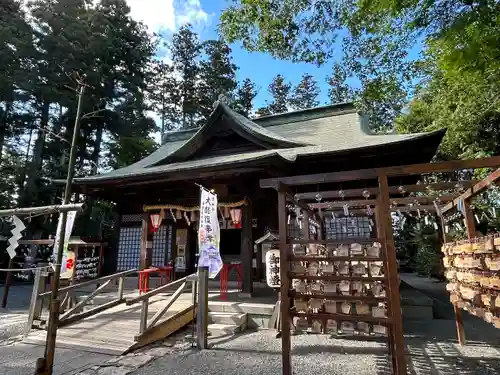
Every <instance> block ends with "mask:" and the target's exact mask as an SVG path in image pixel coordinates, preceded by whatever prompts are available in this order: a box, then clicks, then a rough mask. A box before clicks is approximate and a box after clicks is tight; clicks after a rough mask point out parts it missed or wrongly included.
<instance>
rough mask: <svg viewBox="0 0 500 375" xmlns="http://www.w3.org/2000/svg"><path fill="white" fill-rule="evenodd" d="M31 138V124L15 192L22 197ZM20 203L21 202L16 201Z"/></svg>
mask: <svg viewBox="0 0 500 375" xmlns="http://www.w3.org/2000/svg"><path fill="white" fill-rule="evenodd" d="M32 140H33V124H32V125H30V132H29V138H28V145H27V146H26V152H25V154H24V165H23V167H22V169H21V171H20V173H19V178H18V179H17V193H18V195H19V197H21V198H22V197H23V191H24V183H25V182H26V173H27V171H28V167H29V160H30V152H31V141H32ZM18 203H21V204H22V202H18Z"/></svg>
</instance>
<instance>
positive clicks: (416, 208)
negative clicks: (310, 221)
mask: <svg viewBox="0 0 500 375" xmlns="http://www.w3.org/2000/svg"><path fill="white" fill-rule="evenodd" d="M321 204H325V203H321ZM314 208H315V209H317V208H318V205H317V204H315V205H314ZM321 209H322V210H324V211H327V212H330V211H332V212H341V211H343V207H333V208H332V207H331V208H324V207H322V208H321ZM419 210H420V211H421V212H424V211H427V212H436V207H435V206H434V205H433V204H428V205H420V206H417V205H414V206H405V207H403V206H400V207H396V206H393V207H392V208H391V209H390V211H391V212H397V211H402V212H405V211H408V212H417V211H419ZM349 212H350V213H351V214H363V213H365V214H366V208H351V207H349Z"/></svg>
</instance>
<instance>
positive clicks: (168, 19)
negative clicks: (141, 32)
mask: <svg viewBox="0 0 500 375" xmlns="http://www.w3.org/2000/svg"><path fill="white" fill-rule="evenodd" d="M127 3H128V6H129V7H130V14H131V16H132V18H134V19H135V20H136V21H142V22H143V23H144V24H145V25H146V26H147V27H148V28H149V29H150V31H154V32H157V31H162V30H169V31H174V30H175V27H176V24H175V9H174V0H127Z"/></svg>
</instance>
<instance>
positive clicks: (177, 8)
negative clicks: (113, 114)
mask: <svg viewBox="0 0 500 375" xmlns="http://www.w3.org/2000/svg"><path fill="white" fill-rule="evenodd" d="M127 1H128V3H129V6H130V7H131V10H132V17H134V18H135V19H137V20H139V21H142V22H144V23H145V24H146V25H147V26H148V28H149V29H150V31H154V32H161V33H162V35H164V36H166V38H168V36H169V35H171V34H172V33H173V32H175V31H176V30H177V29H178V28H179V27H180V26H181V25H182V24H183V23H186V22H189V23H191V24H193V25H194V27H195V29H196V31H197V32H198V33H199V34H200V37H201V38H202V39H211V38H216V37H217V31H216V30H217V24H218V22H219V17H220V14H221V12H222V10H223V9H225V8H226V7H227V6H228V5H229V4H230V1H228V0H127ZM231 48H232V50H233V58H234V62H235V64H236V65H237V66H238V67H239V68H240V69H239V70H238V72H237V78H238V80H240V81H241V80H243V79H244V78H247V77H248V78H250V79H251V80H252V81H253V82H255V83H256V84H257V86H258V87H259V88H260V90H259V94H258V96H257V97H256V98H255V101H254V107H255V108H258V107H260V106H263V105H264V104H265V101H266V99H268V95H267V86H268V85H269V83H270V82H271V81H272V79H273V77H275V76H276V75H277V74H282V75H284V76H285V77H286V78H287V79H288V80H289V81H290V82H292V84H296V83H298V81H299V80H300V77H301V76H302V75H303V74H304V73H309V74H311V75H313V76H314V77H315V78H316V80H317V81H318V83H319V84H320V85H321V88H322V93H321V96H320V98H319V100H320V102H321V104H325V103H326V101H327V91H328V87H327V85H326V83H325V78H326V76H327V75H328V74H329V73H330V71H331V69H332V66H331V64H325V65H324V66H322V67H319V68H318V67H316V66H315V65H314V64H306V63H292V62H290V61H282V60H277V59H273V58H272V57H270V56H269V55H267V54H264V53H249V52H247V51H246V50H244V49H243V48H241V47H240V46H239V45H238V44H234V45H232V46H231Z"/></svg>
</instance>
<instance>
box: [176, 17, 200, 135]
mask: <svg viewBox="0 0 500 375" xmlns="http://www.w3.org/2000/svg"><path fill="white" fill-rule="evenodd" d="M201 48H202V45H201V43H200V41H199V38H198V35H197V34H196V33H195V32H194V31H193V29H192V26H191V25H189V24H187V25H185V26H182V27H181V28H180V29H179V31H178V32H176V33H175V34H174V35H173V37H172V43H171V46H170V51H171V54H172V64H173V68H174V74H176V75H177V76H178V77H179V97H180V98H181V118H180V121H179V122H180V124H181V126H180V127H182V128H193V127H196V126H197V120H198V119H199V107H198V104H199V98H198V95H197V94H198V90H197V86H198V84H197V80H198V79H199V75H200V61H199V60H200V55H201Z"/></svg>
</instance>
